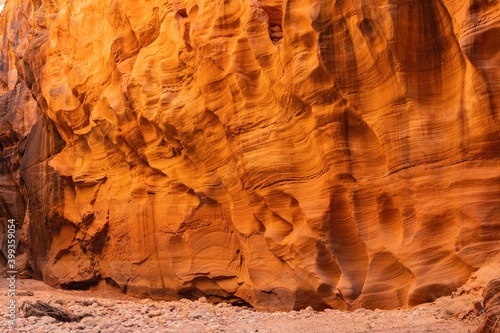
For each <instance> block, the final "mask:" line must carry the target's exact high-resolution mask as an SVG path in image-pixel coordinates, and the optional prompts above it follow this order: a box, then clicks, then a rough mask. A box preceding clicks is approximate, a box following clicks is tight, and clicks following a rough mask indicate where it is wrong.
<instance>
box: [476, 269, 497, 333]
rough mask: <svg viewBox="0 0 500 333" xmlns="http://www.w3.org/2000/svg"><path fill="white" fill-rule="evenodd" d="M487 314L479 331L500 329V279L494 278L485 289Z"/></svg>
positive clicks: (488, 332)
mask: <svg viewBox="0 0 500 333" xmlns="http://www.w3.org/2000/svg"><path fill="white" fill-rule="evenodd" d="M483 295H484V306H485V308H486V315H485V319H484V322H483V324H482V325H481V327H479V329H478V333H495V332H498V331H500V279H496V280H492V281H491V282H490V283H488V285H487V286H486V288H485V289H484V293H483Z"/></svg>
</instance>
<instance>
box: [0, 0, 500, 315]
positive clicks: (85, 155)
mask: <svg viewBox="0 0 500 333" xmlns="http://www.w3.org/2000/svg"><path fill="white" fill-rule="evenodd" d="M499 13H500V5H499V2H498V1H497V0H492V1H483V0H481V1H476V0H473V1H465V0H464V1H451V0H444V1H428V0H425V1H415V2H407V1H395V0H378V1H371V2H366V1H354V0H352V1H347V0H346V1H324V0H261V1H255V0H227V1H215V0H214V1H195V0H186V1H182V0H180V1H156V0H149V1H129V0H123V1H117V0H106V1H97V0H82V1H65V0H51V1H28V0H20V1H10V0H9V1H7V4H6V7H5V9H4V11H3V13H2V15H1V18H0V26H1V27H2V29H3V30H2V32H1V43H2V46H1V48H0V50H1V51H0V52H1V53H0V65H1V70H0V82H1V92H0V95H1V97H0V117H1V118H0V119H1V126H0V128H1V133H0V143H1V145H2V153H1V157H0V167H1V170H2V173H1V175H0V179H1V180H2V191H1V194H0V196H1V201H0V203H1V205H0V207H1V210H0V213H1V216H2V221H3V222H2V223H4V222H5V224H6V219H7V218H11V217H12V216H14V217H15V218H16V220H18V221H19V224H20V231H19V237H20V243H19V253H22V252H25V253H26V255H27V257H28V262H29V265H30V267H31V269H32V270H33V275H34V277H37V278H42V279H43V280H44V281H45V282H46V283H48V284H50V285H54V286H61V287H66V288H86V287H88V286H90V285H94V284H99V285H105V284H109V285H114V286H118V287H119V288H121V289H122V290H123V291H125V292H127V293H129V294H132V295H138V296H149V297H166V298H170V297H173V298H178V297H199V296H202V295H204V296H207V298H208V299H211V300H212V301H218V300H223V299H224V300H227V301H231V302H235V303H241V304H250V305H252V306H254V307H256V308H258V309H260V310H291V309H298V308H303V307H305V306H307V305H312V306H314V307H315V308H317V309H321V308H325V307H335V308H348V309H354V308H357V307H360V306H362V307H367V308H375V307H378V308H394V307H400V306H411V305H415V304H418V303H421V302H426V301H432V300H433V299H434V298H436V297H439V296H441V295H443V294H448V293H450V292H451V291H452V290H453V289H455V288H457V287H458V286H460V285H462V284H463V283H464V282H465V281H466V280H467V279H468V277H469V276H470V274H471V273H472V272H473V271H475V270H477V269H478V268H480V267H481V266H482V265H483V264H484V263H486V262H487V261H488V260H489V258H490V257H491V256H492V255H494V254H495V253H496V252H498V249H499V246H500V243H499V239H500V234H499V230H500V162H499V159H500V119H499V117H500V92H499V91H500V89H499V88H500V70H499V68H500V44H498V42H497V41H498V40H500V15H499ZM4 229H5V228H4ZM2 232H4V233H5V230H3V231H2ZM0 237H4V235H3V234H1V235H0ZM3 251H4V253H5V250H3Z"/></svg>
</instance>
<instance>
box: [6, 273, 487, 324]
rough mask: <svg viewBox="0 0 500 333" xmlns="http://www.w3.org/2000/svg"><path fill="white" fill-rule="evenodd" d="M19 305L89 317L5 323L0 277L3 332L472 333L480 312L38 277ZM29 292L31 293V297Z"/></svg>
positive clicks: (20, 287)
mask: <svg viewBox="0 0 500 333" xmlns="http://www.w3.org/2000/svg"><path fill="white" fill-rule="evenodd" d="M16 283H17V285H16V292H17V294H18V295H17V296H16V297H15V299H16V304H17V305H18V306H20V305H21V304H22V303H23V302H24V301H29V302H31V303H35V302H36V301H37V300H40V301H43V302H48V303H50V304H51V305H54V306H57V307H60V308H62V309H65V310H66V311H67V312H69V313H72V314H77V315H78V314H84V313H86V314H90V315H92V316H89V317H85V318H83V319H82V320H81V321H80V322H72V323H63V322H59V321H56V320H55V319H54V318H51V317H48V316H45V317H34V316H31V317H28V318H24V316H23V312H22V311H21V310H19V309H18V310H17V313H16V315H17V318H16V324H15V326H11V325H9V322H8V313H6V312H7V310H8V309H7V305H8V302H9V297H8V295H7V291H6V290H7V289H8V288H7V281H6V279H5V278H2V279H1V282H0V286H1V290H2V294H1V295H0V304H2V312H1V313H2V319H1V323H0V332H35V333H42V332H51V333H52V332H55V333H61V332H96V333H97V332H101V333H104V332H171V333H173V332H182V333H190V332H269V333H271V332H286V333H295V332H297V333H298V332H307V333H315V332H318V333H319V332H339V333H351V332H369V333H389V332H401V333H403V332H404V333H410V332H440V333H443V332H453V333H465V332H475V331H476V330H477V328H478V326H479V324H480V322H481V319H482V318H481V317H476V315H475V314H474V313H473V311H472V309H473V304H474V302H475V301H478V300H481V297H480V296H478V293H477V292H471V291H470V288H469V290H465V291H464V290H462V291H461V293H462V295H455V297H453V298H452V297H443V298H440V299H438V300H436V301H435V302H434V303H430V304H424V305H421V306H419V307H417V308H414V309H409V310H392V311H382V310H375V311H370V310H364V309H360V310H357V311H355V312H340V311H336V310H326V311H321V312H316V311H313V310H312V309H311V308H309V309H305V310H302V311H292V312H288V313H284V312H278V313H260V312H255V311H253V310H252V309H248V308H242V307H233V306H229V305H226V304H218V305H213V304H208V303H206V301H205V300H204V299H200V300H198V301H194V302H192V301H188V300H181V301H176V302H166V301H153V300H149V299H142V300H139V299H135V298H131V297H128V296H126V295H119V294H112V293H105V292H96V291H75V290H71V291H69V290H59V289H53V288H50V287H48V286H47V285H45V284H43V283H42V282H40V281H35V280H18V281H17V282H16ZM31 293H32V294H33V295H32V296H30V295H31Z"/></svg>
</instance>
